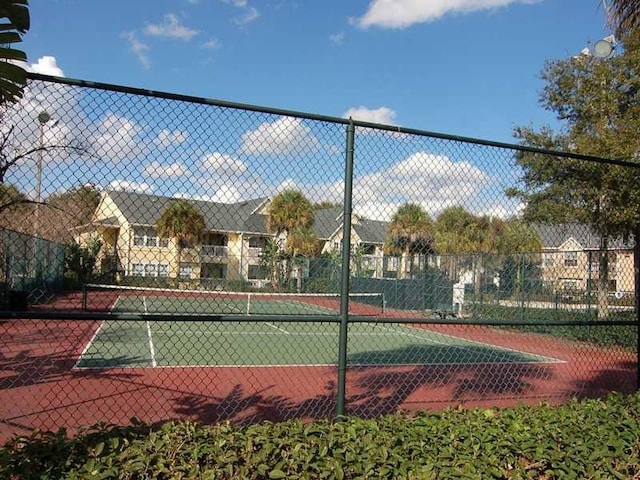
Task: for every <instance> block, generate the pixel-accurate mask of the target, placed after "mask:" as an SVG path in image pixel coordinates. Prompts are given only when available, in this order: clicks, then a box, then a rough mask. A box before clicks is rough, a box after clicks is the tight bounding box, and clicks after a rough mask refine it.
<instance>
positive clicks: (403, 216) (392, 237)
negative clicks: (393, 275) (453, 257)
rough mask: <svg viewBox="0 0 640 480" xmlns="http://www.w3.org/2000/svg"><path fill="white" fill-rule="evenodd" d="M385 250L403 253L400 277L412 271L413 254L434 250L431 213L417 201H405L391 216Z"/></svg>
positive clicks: (391, 252) (392, 252)
mask: <svg viewBox="0 0 640 480" xmlns="http://www.w3.org/2000/svg"><path fill="white" fill-rule="evenodd" d="M385 250H386V252H387V253H390V254H398V253H400V254H401V255H402V259H401V261H400V274H399V277H400V278H404V275H405V273H406V271H407V265H406V264H407V262H409V263H410V265H409V266H408V267H409V268H408V270H409V271H411V269H412V267H413V265H412V263H413V256H414V255H415V254H427V253H431V252H433V222H432V221H431V218H430V217H429V214H428V213H427V212H426V211H425V210H424V208H422V207H421V206H420V205H418V204H417V203H405V204H403V205H401V206H400V207H398V210H397V211H396V213H395V214H394V215H393V217H392V218H391V222H390V223H389V226H388V230H387V240H386V242H385Z"/></svg>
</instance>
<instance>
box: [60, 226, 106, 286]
mask: <svg viewBox="0 0 640 480" xmlns="http://www.w3.org/2000/svg"><path fill="white" fill-rule="evenodd" d="M100 248H102V242H101V241H100V239H98V238H93V237H92V238H90V239H89V240H88V241H87V243H86V245H79V244H78V243H76V242H71V243H69V244H67V247H66V249H65V255H64V269H65V272H64V277H65V281H66V282H67V286H68V287H71V288H77V287H78V286H80V285H82V284H84V283H87V282H88V281H89V280H90V279H91V275H92V274H93V271H94V269H95V266H96V261H97V258H98V253H99V252H100Z"/></svg>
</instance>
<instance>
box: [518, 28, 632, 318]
mask: <svg viewBox="0 0 640 480" xmlns="http://www.w3.org/2000/svg"><path fill="white" fill-rule="evenodd" d="M621 43H622V46H623V51H622V53H621V54H620V55H616V56H614V57H612V58H608V59H598V58H594V57H592V56H588V55H580V56H578V57H572V58H568V59H564V60H555V61H551V62H548V63H547V64H546V65H545V67H544V70H543V72H542V78H543V80H544V81H545V87H544V89H543V91H542V94H541V104H542V105H543V106H544V107H545V108H546V109H547V110H550V111H552V112H554V113H555V114H556V116H557V118H558V120H559V121H560V122H561V125H562V127H561V128H560V129H559V130H557V131H554V130H552V129H551V128H549V127H548V126H544V127H542V128H540V129H539V130H535V129H533V128H531V127H517V128H516V129H515V136H516V137H517V138H518V139H519V141H520V142H521V143H522V144H523V145H527V146H532V147H541V148H547V149H555V150H564V151H568V152H574V153H580V154H584V155H591V156H596V157H602V158H619V159H626V160H629V161H632V162H636V161H637V158H638V153H639V152H640V135H638V131H639V130H640V88H638V87H640V31H639V30H637V29H635V30H632V31H630V32H629V33H628V34H626V35H625V36H623V37H622V38H621ZM516 163H517V165H518V166H520V167H521V169H522V172H523V173H522V177H521V182H520V183H521V185H520V186H519V187H517V188H511V189H508V190H507V194H508V195H510V196H512V197H516V198H519V199H521V200H522V201H523V202H524V204H525V206H526V208H525V211H524V219H525V220H530V221H531V220H533V221H537V222H549V223H564V222H579V223H583V224H586V225H589V226H590V227H592V228H593V229H594V230H595V231H596V232H597V233H598V234H599V235H600V237H601V238H602V243H601V247H600V251H599V263H600V268H599V273H600V275H599V288H598V290H599V293H598V313H599V315H600V316H601V317H606V316H607V315H608V308H607V303H606V289H607V279H608V259H607V250H608V244H609V240H610V238H612V237H619V236H621V237H623V238H625V239H626V238H629V237H630V235H631V234H633V233H635V234H636V238H640V236H638V233H640V228H639V227H640V189H638V188H637V185H638V183H639V182H640V168H630V167H623V166H618V165H611V164H607V163H606V162H587V161H583V160H577V159H568V158H557V157H554V156H552V155H546V154H537V153H530V152H521V153H519V154H518V155H517V158H516ZM637 262H638V259H637V258H636V265H638V263H637ZM636 283H637V282H636ZM636 288H638V285H636Z"/></svg>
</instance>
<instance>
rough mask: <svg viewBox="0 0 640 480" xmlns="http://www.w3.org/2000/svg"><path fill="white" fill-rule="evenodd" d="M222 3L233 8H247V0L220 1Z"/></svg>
mask: <svg viewBox="0 0 640 480" xmlns="http://www.w3.org/2000/svg"><path fill="white" fill-rule="evenodd" d="M222 1H223V2H224V3H228V4H231V5H233V6H234V7H238V8H243V7H246V6H247V0H222Z"/></svg>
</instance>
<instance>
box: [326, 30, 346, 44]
mask: <svg viewBox="0 0 640 480" xmlns="http://www.w3.org/2000/svg"><path fill="white" fill-rule="evenodd" d="M329 40H331V41H332V42H333V43H335V44H336V45H342V43H343V42H344V32H338V33H332V34H331V35H329Z"/></svg>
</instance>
